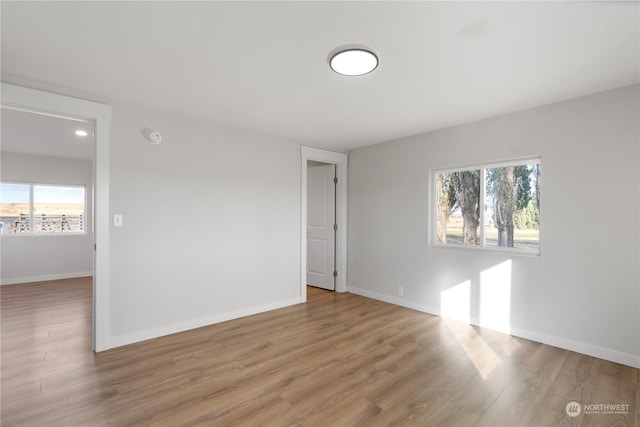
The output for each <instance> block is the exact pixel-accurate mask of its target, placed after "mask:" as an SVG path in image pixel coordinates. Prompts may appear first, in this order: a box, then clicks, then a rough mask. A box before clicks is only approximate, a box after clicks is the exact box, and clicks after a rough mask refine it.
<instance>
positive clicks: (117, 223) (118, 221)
mask: <svg viewBox="0 0 640 427" xmlns="http://www.w3.org/2000/svg"><path fill="white" fill-rule="evenodd" d="M113 226H114V227H122V215H120V214H115V215H114V216H113Z"/></svg>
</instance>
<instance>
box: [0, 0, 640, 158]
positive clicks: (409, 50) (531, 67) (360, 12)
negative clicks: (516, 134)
mask: <svg viewBox="0 0 640 427" xmlns="http://www.w3.org/2000/svg"><path fill="white" fill-rule="evenodd" d="M1 12H2V13H1V15H2V16H1V20H2V21H1V35H2V45H1V55H2V57H1V59H2V73H3V76H4V79H5V80H9V81H11V80H16V79H25V80H28V81H34V82H42V83H43V84H47V85H52V86H54V87H67V88H70V89H71V90H77V91H81V92H82V93H89V94H96V95H97V96H104V97H108V98H111V99H120V100H123V101H127V102H130V103H134V104H138V105H142V106H148V107H151V108H157V109H163V110H169V111H174V112H177V113H182V114H189V115H194V116H198V117H202V118H206V119H210V120H215V121H217V122H221V123H225V124H229V125H233V126H241V127H245V128H251V129H255V130H259V131H263V132H267V133H271V134H275V135H282V136H285V137H289V138H292V139H294V140H297V141H300V142H301V143H305V144H311V145H316V146H322V147H327V148H334V149H341V150H348V149H352V148H355V147H360V146H364V145H369V144H374V143H377V142H381V141H386V140H391V139H396V138H400V137H403V136H408V135H413V134H417V133H421V132H426V131H431V130H435V129H439V128H444V127H448V126H452V125H456V124H460V123H465V122H470V121H474V120H479V119H483V118H487V117H492V116H496V115H500V114H505V113H509V112H513V111H518V110H522V109H526V108H531V107H535V106H539V105H544V104H548V103H552V102H556V101H560V100H564V99H569V98H574V97H578V96H582V95H586V94H590V93H595V92H600V91H603V90H608V89H612V88H616V87H621V86H625V85H629V84H633V83H638V82H639V81H640V47H639V44H640V34H639V28H640V14H639V3H638V2H608V1H603V2H480V1H478V2H393V1H389V2H150V1H146V2H6V1H3V2H2V4H1ZM349 44H358V45H365V46H369V47H370V48H372V49H373V50H374V51H375V52H376V53H377V55H378V56H379V58H380V65H379V67H378V68H377V69H376V70H375V71H374V72H373V73H371V74H369V75H366V76H362V77H344V76H340V75H337V74H335V73H333V72H332V71H331V70H330V69H329V67H328V57H327V56H328V54H329V53H330V52H331V51H333V50H334V49H335V48H337V47H339V46H342V45H349ZM160 130H161V129H160Z"/></svg>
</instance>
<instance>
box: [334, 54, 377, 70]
mask: <svg viewBox="0 0 640 427" xmlns="http://www.w3.org/2000/svg"><path fill="white" fill-rule="evenodd" d="M329 65H330V66H331V69H332V70H333V71H335V72H336V73H338V74H342V75H344V76H362V75H364V74H368V73H370V72H372V71H373V70H375V69H376V67H377V66H378V57H377V56H376V54H375V53H373V52H372V51H370V50H368V49H365V48H347V49H340V50H338V51H337V52H336V53H334V54H333V55H331V59H330V60H329Z"/></svg>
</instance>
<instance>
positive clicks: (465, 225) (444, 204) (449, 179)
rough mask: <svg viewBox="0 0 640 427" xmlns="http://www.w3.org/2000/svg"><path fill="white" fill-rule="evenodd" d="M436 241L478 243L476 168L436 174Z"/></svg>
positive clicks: (478, 214)
mask: <svg viewBox="0 0 640 427" xmlns="http://www.w3.org/2000/svg"><path fill="white" fill-rule="evenodd" d="M436 186H437V197H438V201H437V202H438V203H437V209H438V213H437V216H438V221H437V222H438V223H437V237H436V239H437V242H438V243H452V244H462V245H479V244H480V236H479V226H480V170H479V169H474V170H467V171H456V172H441V173H438V174H436Z"/></svg>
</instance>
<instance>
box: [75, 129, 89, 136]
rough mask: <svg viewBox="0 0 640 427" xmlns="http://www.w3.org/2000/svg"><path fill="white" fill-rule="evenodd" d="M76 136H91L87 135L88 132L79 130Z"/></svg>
mask: <svg viewBox="0 0 640 427" xmlns="http://www.w3.org/2000/svg"><path fill="white" fill-rule="evenodd" d="M76 135H78V136H87V135H89V134H88V133H87V131H86V130H82V129H78V130H77V131H76Z"/></svg>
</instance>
